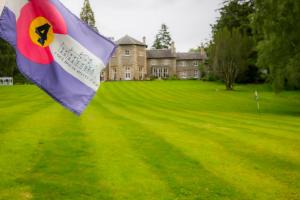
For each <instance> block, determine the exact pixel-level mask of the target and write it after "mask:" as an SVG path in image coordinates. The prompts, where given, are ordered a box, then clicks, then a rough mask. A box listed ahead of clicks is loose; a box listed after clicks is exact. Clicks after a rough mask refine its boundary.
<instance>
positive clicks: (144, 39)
mask: <svg viewBox="0 0 300 200" xmlns="http://www.w3.org/2000/svg"><path fill="white" fill-rule="evenodd" d="M143 43H144V44H146V37H145V36H144V37H143Z"/></svg>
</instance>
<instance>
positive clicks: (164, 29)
mask: <svg viewBox="0 0 300 200" xmlns="http://www.w3.org/2000/svg"><path fill="white" fill-rule="evenodd" d="M168 29H169V28H168V26H167V25H166V24H162V25H161V29H160V30H159V32H158V34H157V35H156V37H155V41H154V44H153V45H152V47H153V48H155V49H169V48H170V47H171V45H172V38H171V34H170V32H169V30H168Z"/></svg>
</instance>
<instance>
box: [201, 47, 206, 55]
mask: <svg viewBox="0 0 300 200" xmlns="http://www.w3.org/2000/svg"><path fill="white" fill-rule="evenodd" d="M200 54H201V56H203V57H206V52H205V49H204V48H203V47H201V48H200Z"/></svg>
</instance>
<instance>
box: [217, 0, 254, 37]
mask: <svg viewBox="0 0 300 200" xmlns="http://www.w3.org/2000/svg"><path fill="white" fill-rule="evenodd" d="M219 11H220V15H221V16H220V18H219V19H218V21H217V23H216V24H215V25H213V26H212V29H213V33H215V32H217V31H218V30H220V29H223V28H225V27H226V28H227V29H228V30H229V31H231V30H232V29H234V28H236V29H238V30H240V32H241V33H243V34H247V35H249V36H252V35H253V30H252V25H251V15H252V14H253V13H254V12H255V7H254V0H226V1H224V3H223V7H222V8H221V9H219Z"/></svg>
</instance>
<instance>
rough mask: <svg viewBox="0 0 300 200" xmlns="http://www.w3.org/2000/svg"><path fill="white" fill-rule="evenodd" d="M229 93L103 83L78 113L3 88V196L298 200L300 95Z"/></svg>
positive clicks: (33, 93)
mask: <svg viewBox="0 0 300 200" xmlns="http://www.w3.org/2000/svg"><path fill="white" fill-rule="evenodd" d="M223 88H224V86H223V85H220V84H217V83H204V82H198V81H165V82H163V81H154V82H110V83H104V84H103V85H102V87H101V89H100V91H99V92H98V94H97V96H96V97H95V98H94V100H93V101H92V103H91V105H90V106H89V107H88V109H87V110H86V111H85V113H84V114H83V115H82V116H81V117H76V116H75V115H73V114H72V113H70V112H69V111H67V110H65V109H64V108H62V107H61V106H60V105H58V104H57V103H55V102H54V101H53V100H51V99H50V98H49V97H48V96H47V95H46V94H44V93H43V92H42V91H40V90H39V89H38V88H36V87H35V86H14V87H0V99H1V100H0V115H1V117H0V199H1V200H2V199H3V200H10V199H12V200H14V199H16V200H19V199H20V200H30V199H37V200H44V199H49V200H50V199H51V200H52V199H55V200H60V199H62V200H68V199H70V200H76V199H97V200H99V199H101V200H106V199H114V200H125V199H126V200H128V199H132V200H144V199H147V200H151V199H153V200H168V199H170V200H176V199H177V200H191V199H239V200H242V199H272V200H274V199H285V200H286V199H300V181H299V180H300V93H299V92H284V93H281V94H279V95H276V94H274V93H273V92H271V91H270V89H269V88H268V86H265V85H248V86H237V88H236V89H237V90H236V91H234V92H227V91H225V90H223ZM255 89H258V91H259V93H260V104H261V113H260V114H258V113H257V111H256V102H255V100H254V94H253V91H254V90H255Z"/></svg>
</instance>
